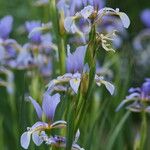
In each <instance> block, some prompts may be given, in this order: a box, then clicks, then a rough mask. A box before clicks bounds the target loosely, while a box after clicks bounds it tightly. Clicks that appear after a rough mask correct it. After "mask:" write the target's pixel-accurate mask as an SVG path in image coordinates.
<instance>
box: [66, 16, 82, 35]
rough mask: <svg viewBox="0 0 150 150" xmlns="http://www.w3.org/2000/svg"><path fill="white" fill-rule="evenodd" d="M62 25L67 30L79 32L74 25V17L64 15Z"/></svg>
mask: <svg viewBox="0 0 150 150" xmlns="http://www.w3.org/2000/svg"><path fill="white" fill-rule="evenodd" d="M64 27H65V29H66V31H67V32H71V33H73V34H74V33H76V32H79V29H78V28H77V26H76V25H75V18H74V17H66V18H65V21H64Z"/></svg>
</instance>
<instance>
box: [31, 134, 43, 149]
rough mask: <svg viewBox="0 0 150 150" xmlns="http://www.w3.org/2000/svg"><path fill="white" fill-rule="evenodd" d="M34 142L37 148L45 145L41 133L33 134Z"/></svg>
mask: <svg viewBox="0 0 150 150" xmlns="http://www.w3.org/2000/svg"><path fill="white" fill-rule="evenodd" d="M32 140H33V142H34V143H35V144H36V145H37V146H40V145H41V144H42V143H43V139H42V138H41V136H40V132H39V131H37V132H34V133H32Z"/></svg>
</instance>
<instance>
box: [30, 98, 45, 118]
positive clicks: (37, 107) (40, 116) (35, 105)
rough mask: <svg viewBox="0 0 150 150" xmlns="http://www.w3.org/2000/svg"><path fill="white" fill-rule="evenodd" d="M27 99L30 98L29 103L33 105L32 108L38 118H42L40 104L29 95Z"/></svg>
mask: <svg viewBox="0 0 150 150" xmlns="http://www.w3.org/2000/svg"><path fill="white" fill-rule="evenodd" d="M29 99H30V100H31V103H32V104H33V106H34V109H35V110H36V113H37V115H38V117H39V119H41V118H42V113H43V112H42V108H41V106H40V105H39V104H38V103H37V102H36V100H34V99H33V98H32V97H31V96H29Z"/></svg>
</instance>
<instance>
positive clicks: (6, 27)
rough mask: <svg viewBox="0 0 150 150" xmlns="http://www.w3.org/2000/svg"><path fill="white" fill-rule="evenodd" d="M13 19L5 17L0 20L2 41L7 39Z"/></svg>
mask: <svg viewBox="0 0 150 150" xmlns="http://www.w3.org/2000/svg"><path fill="white" fill-rule="evenodd" d="M12 24H13V18H12V16H5V17H4V18H2V19H1V20H0V37H1V38H3V39H6V38H8V36H9V34H10V32H11V30H12Z"/></svg>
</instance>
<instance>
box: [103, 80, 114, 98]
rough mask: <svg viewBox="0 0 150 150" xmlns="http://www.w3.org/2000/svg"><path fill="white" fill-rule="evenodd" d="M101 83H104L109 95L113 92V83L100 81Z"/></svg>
mask: <svg viewBox="0 0 150 150" xmlns="http://www.w3.org/2000/svg"><path fill="white" fill-rule="evenodd" d="M102 83H103V84H104V85H105V87H106V89H107V90H108V91H109V93H110V94H111V95H113V94H114V91H115V87H114V85H113V84H111V83H110V82H107V81H102Z"/></svg>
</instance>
